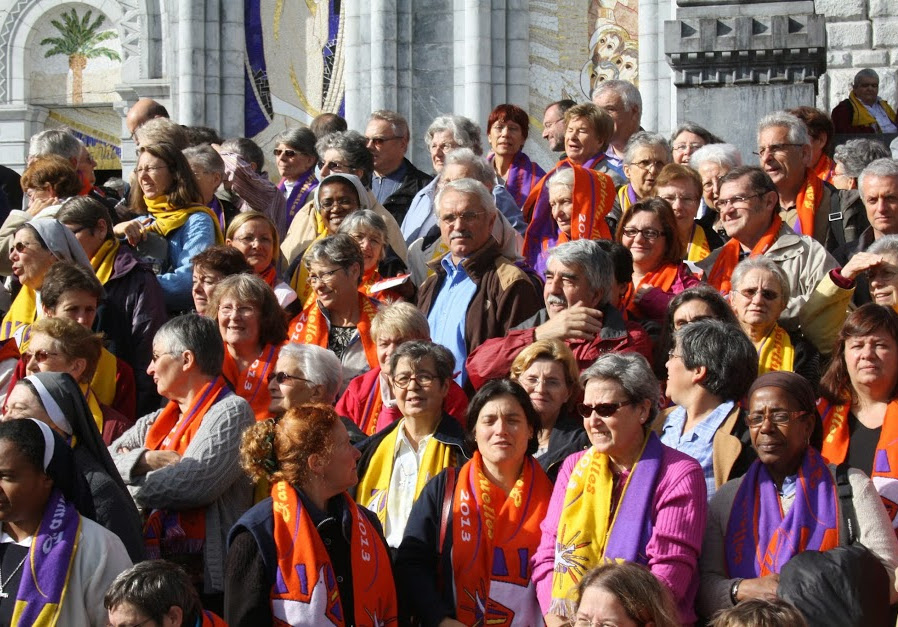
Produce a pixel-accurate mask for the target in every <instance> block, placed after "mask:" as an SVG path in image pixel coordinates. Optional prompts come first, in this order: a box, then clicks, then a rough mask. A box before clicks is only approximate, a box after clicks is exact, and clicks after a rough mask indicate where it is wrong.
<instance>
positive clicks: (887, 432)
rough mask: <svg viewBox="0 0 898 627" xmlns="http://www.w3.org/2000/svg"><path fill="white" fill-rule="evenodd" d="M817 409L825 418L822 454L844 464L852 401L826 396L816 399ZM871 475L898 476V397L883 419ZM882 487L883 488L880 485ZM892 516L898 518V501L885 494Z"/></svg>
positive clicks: (889, 406)
mask: <svg viewBox="0 0 898 627" xmlns="http://www.w3.org/2000/svg"><path fill="white" fill-rule="evenodd" d="M817 411H818V412H819V413H820V416H821V417H822V419H823V449H822V450H821V451H820V452H821V453H823V457H825V458H826V461H827V462H829V463H831V464H841V463H842V462H844V461H845V459H846V458H847V457H848V440H849V438H850V433H849V428H848V413H849V411H851V403H850V402H848V403H844V404H842V405H832V404H831V403H829V402H828V401H826V400H824V399H822V398H821V399H820V400H818V401H817ZM870 477H871V478H873V477H888V478H890V479H898V399H896V400H893V401H892V402H890V403H889V405H888V407H887V408H886V415H885V418H884V419H883V421H882V430H881V431H880V433H879V442H877V444H876V452H875V453H874V454H873V471H872V472H871V473H870ZM877 489H878V490H879V489H880V487H879V486H877ZM882 501H883V505H885V508H886V511H887V512H888V514H889V519H891V520H892V521H895V520H896V518H898V503H896V502H894V501H893V500H891V499H887V498H885V497H882ZM893 524H894V522H893Z"/></svg>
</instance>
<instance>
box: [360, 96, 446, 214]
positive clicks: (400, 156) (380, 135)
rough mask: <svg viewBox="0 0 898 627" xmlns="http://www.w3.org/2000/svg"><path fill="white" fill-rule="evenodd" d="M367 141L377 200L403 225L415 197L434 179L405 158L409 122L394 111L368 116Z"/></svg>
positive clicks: (384, 111)
mask: <svg viewBox="0 0 898 627" xmlns="http://www.w3.org/2000/svg"><path fill="white" fill-rule="evenodd" d="M365 140H366V141H367V142H368V150H369V152H371V157H372V158H373V159H374V176H372V178H371V191H372V193H373V194H374V197H375V198H377V202H379V203H380V204H382V205H383V206H384V209H386V210H387V211H389V212H390V214H391V215H392V216H393V217H394V218H396V222H398V223H399V224H402V219H403V218H405V214H406V212H407V211H408V208H409V205H410V204H411V203H412V199H413V198H414V197H415V194H417V193H418V191H419V190H421V189H423V188H424V187H426V186H427V184H428V183H430V181H431V180H432V179H433V177H432V176H430V175H429V174H425V173H424V172H422V171H421V170H419V169H418V168H416V167H415V166H414V165H412V162H411V161H409V160H408V159H406V158H405V153H406V152H407V151H408V142H409V131H408V122H407V121H406V119H405V118H404V117H402V116H401V115H399V114H398V113H396V112H395V111H389V110H387V109H381V110H379V111H375V112H374V113H372V114H371V115H370V116H369V117H368V126H367V127H366V128H365Z"/></svg>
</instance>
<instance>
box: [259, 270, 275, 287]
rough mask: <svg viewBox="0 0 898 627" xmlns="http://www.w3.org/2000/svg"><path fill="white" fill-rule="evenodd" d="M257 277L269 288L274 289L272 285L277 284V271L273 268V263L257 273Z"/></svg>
mask: <svg viewBox="0 0 898 627" xmlns="http://www.w3.org/2000/svg"><path fill="white" fill-rule="evenodd" d="M259 277H261V279H262V280H263V281H265V282H266V283H267V284H268V287H270V288H271V289H274V286H275V285H277V284H278V273H277V270H275V269H274V264H271V265H270V266H268V267H267V268H265V269H264V270H262V272H260V273H259Z"/></svg>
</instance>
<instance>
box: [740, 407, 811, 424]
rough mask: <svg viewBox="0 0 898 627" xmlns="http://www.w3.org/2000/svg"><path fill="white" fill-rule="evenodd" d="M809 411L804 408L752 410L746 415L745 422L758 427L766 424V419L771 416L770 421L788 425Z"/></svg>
mask: <svg viewBox="0 0 898 627" xmlns="http://www.w3.org/2000/svg"><path fill="white" fill-rule="evenodd" d="M807 413H808V412H806V411H804V410H803V409H801V410H798V411H786V410H784V409H776V410H773V411H770V410H767V411H764V412H752V413H750V414H746V415H745V424H747V425H748V426H749V427H752V428H757V427H760V426H761V425H762V424H764V419H765V418H769V419H770V422H772V423H773V424H775V425H777V426H781V425H787V424H789V423H790V422H792V421H793V420H795V419H796V418H800V417H801V416H805V415H807Z"/></svg>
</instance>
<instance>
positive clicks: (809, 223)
mask: <svg viewBox="0 0 898 627" xmlns="http://www.w3.org/2000/svg"><path fill="white" fill-rule="evenodd" d="M822 200H823V181H821V180H820V178H819V177H818V176H817V175H816V174H814V172H813V171H809V172H808V175H807V178H806V179H805V181H804V184H803V185H802V188H801V191H799V192H798V196H797V197H796V198H795V210H796V211H797V212H798V217H797V218H796V219H795V226H794V227H793V228H794V229H795V232H796V233H799V234H801V235H807V236H808V237H814V214H816V213H817V208H818V207H820V202H821V201H822Z"/></svg>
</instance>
